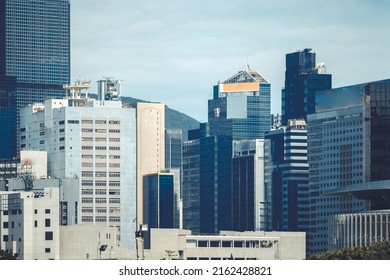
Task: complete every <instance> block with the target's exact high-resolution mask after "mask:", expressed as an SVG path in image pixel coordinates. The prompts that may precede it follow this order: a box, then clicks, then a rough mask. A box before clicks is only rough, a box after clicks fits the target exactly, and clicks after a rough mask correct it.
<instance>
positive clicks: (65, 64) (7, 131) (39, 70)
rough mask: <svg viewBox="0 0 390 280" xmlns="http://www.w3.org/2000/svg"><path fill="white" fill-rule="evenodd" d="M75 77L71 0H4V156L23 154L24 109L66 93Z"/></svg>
mask: <svg viewBox="0 0 390 280" xmlns="http://www.w3.org/2000/svg"><path fill="white" fill-rule="evenodd" d="M69 81H70V4H69V0H54V1H53V0H36V1H21V0H4V1H1V3H0V126H1V127H2V129H3V137H2V140H1V142H2V149H0V158H12V157H15V156H17V154H18V148H19V145H18V143H19V140H20V139H19V111H20V109H21V108H23V107H24V106H26V105H28V104H31V103H34V102H43V101H44V100H45V98H47V97H52V98H60V97H63V96H64V95H65V90H64V89H63V85H65V84H69Z"/></svg>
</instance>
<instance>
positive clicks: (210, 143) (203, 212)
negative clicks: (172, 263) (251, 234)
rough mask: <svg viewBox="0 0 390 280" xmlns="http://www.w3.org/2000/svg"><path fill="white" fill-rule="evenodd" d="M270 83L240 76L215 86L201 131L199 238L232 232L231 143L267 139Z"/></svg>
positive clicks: (253, 73) (249, 75) (248, 74)
mask: <svg viewBox="0 0 390 280" xmlns="http://www.w3.org/2000/svg"><path fill="white" fill-rule="evenodd" d="M270 88H271V85H270V83H269V82H268V81H267V80H266V79H265V78H264V77H263V76H262V75H261V74H259V73H258V72H257V71H255V70H252V69H250V68H249V67H248V69H245V70H241V71H239V72H238V73H236V74H234V75H233V76H231V77H230V78H228V79H226V80H225V81H224V82H220V83H218V85H216V86H214V92H213V98H212V99H210V100H209V102H208V122H207V123H203V124H201V125H200V128H199V145H200V146H199V147H200V148H199V155H200V157H199V158H200V160H199V172H200V173H199V174H200V232H201V233H217V232H218V231H220V230H232V229H233V217H232V214H233V211H232V202H233V193H232V191H233V189H232V157H233V141H239V140H252V139H261V138H264V133H265V132H266V131H268V130H269V129H270V127H271V115H270Z"/></svg>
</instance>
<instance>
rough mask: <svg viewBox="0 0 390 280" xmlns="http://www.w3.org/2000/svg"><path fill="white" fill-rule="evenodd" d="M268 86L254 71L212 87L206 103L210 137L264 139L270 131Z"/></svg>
mask: <svg viewBox="0 0 390 280" xmlns="http://www.w3.org/2000/svg"><path fill="white" fill-rule="evenodd" d="M270 96H271V84H270V83H269V82H268V81H267V80H266V79H264V77H262V76H261V75H260V74H259V73H258V72H257V71H255V70H251V69H248V70H242V71H239V72H238V73H237V74H235V75H233V76H232V77H230V78H228V79H226V80H225V81H224V82H222V83H219V84H218V85H216V86H214V94H213V99H210V100H209V103H208V106H209V107H208V121H209V124H210V134H211V135H226V136H231V137H232V138H233V140H245V139H259V138H264V133H265V132H266V131H268V130H269V129H270V127H271V111H270V110H271V106H270V104H271V103H270V102H271V97H270Z"/></svg>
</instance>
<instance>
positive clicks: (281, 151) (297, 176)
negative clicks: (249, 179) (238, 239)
mask: <svg viewBox="0 0 390 280" xmlns="http://www.w3.org/2000/svg"><path fill="white" fill-rule="evenodd" d="M266 139H269V140H270V141H271V144H270V146H271V154H272V163H271V165H270V169H271V170H272V171H271V174H272V175H271V176H272V187H271V188H270V189H269V197H268V200H267V205H266V206H267V207H269V209H270V212H271V215H270V216H271V222H270V224H269V228H268V230H278V231H304V232H307V231H308V229H309V210H310V209H309V179H308V177H309V165H308V161H307V126H306V122H305V121H304V120H290V121H289V122H288V126H284V127H281V128H279V129H275V130H271V131H269V132H268V133H267V134H266Z"/></svg>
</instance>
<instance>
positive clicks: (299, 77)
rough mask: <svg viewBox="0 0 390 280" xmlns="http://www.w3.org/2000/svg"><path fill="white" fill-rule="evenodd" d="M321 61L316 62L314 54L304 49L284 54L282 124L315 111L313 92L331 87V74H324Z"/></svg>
mask: <svg viewBox="0 0 390 280" xmlns="http://www.w3.org/2000/svg"><path fill="white" fill-rule="evenodd" d="M325 72H326V68H325V65H324V64H323V63H319V64H316V54H315V53H313V52H312V51H311V49H304V50H303V51H298V52H294V53H290V54H287V55H286V72H285V82H284V89H283V90H282V124H283V125H287V122H288V120H290V119H300V118H303V119H305V121H306V120H307V115H308V114H313V113H314V112H315V93H316V92H317V91H319V90H326V89H330V88H331V87H332V75H330V74H325Z"/></svg>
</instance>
